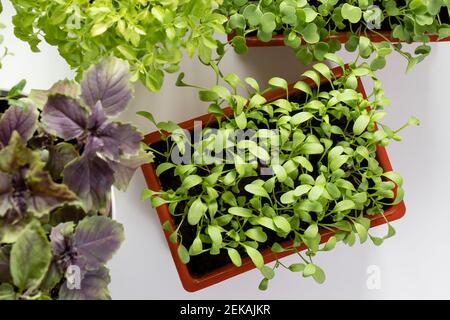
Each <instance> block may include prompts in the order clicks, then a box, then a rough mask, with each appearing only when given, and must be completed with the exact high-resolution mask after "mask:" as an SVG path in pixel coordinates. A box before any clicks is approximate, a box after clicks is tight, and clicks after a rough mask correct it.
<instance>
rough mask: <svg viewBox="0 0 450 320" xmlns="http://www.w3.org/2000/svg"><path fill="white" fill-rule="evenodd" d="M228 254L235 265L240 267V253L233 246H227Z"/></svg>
mask: <svg viewBox="0 0 450 320" xmlns="http://www.w3.org/2000/svg"><path fill="white" fill-rule="evenodd" d="M227 252H228V256H229V257H230V259H231V261H232V262H233V264H234V265H235V266H236V267H240V266H241V265H242V259H241V255H240V254H239V251H237V250H236V249H233V248H227Z"/></svg>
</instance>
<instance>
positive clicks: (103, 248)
mask: <svg viewBox="0 0 450 320" xmlns="http://www.w3.org/2000/svg"><path fill="white" fill-rule="evenodd" d="M123 239H124V231H123V226H122V225H121V224H120V223H118V222H116V221H114V220H111V219H110V218H107V217H104V216H92V217H88V218H85V219H83V220H82V221H81V222H80V223H79V224H78V226H77V228H76V230H75V235H74V246H75V248H76V251H77V253H78V256H80V257H83V258H84V259H85V262H86V268H87V269H88V270H89V269H90V270H92V269H98V268H99V267H100V266H102V265H104V264H105V263H107V262H108V261H109V260H110V259H111V258H112V256H113V255H114V253H115V252H116V251H117V249H119V247H120V245H121V243H122V241H123Z"/></svg>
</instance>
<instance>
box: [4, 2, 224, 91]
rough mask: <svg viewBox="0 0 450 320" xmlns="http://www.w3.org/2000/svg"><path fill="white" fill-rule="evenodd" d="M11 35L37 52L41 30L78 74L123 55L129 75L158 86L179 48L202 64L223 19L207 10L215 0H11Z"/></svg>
mask: <svg viewBox="0 0 450 320" xmlns="http://www.w3.org/2000/svg"><path fill="white" fill-rule="evenodd" d="M11 2H12V3H13V5H14V8H15V9H16V11H17V15H16V16H15V17H14V18H13V23H14V25H15V34H16V36H17V37H18V38H20V39H22V40H24V41H27V42H28V43H29V44H30V46H31V48H32V50H33V51H38V50H39V49H38V44H39V42H40V41H41V40H42V37H41V35H42V36H43V37H44V39H45V41H47V42H48V43H49V44H51V45H54V46H57V47H58V49H59V52H60V54H61V55H62V57H64V59H66V60H67V62H68V63H69V64H70V66H71V67H72V68H75V69H76V70H77V71H78V72H79V74H82V72H83V71H84V70H86V69H87V68H88V67H89V66H90V65H92V64H93V63H96V62H98V61H99V59H100V58H101V57H105V56H109V55H111V54H113V55H115V56H117V57H119V58H123V59H126V60H127V61H128V62H129V64H130V65H131V69H132V79H133V80H138V79H140V80H142V82H143V83H144V84H145V86H146V87H147V88H148V89H150V90H152V91H158V90H159V89H160V88H161V85H162V83H163V78H164V71H166V72H176V71H177V70H178V68H179V63H180V61H181V58H182V49H183V48H184V49H185V50H186V51H187V53H188V54H189V56H191V57H192V56H193V55H194V54H196V53H197V54H198V56H199V57H200V60H201V61H202V62H204V63H208V62H209V60H210V57H211V54H212V52H213V50H216V49H219V50H220V49H221V46H220V45H219V44H218V43H217V41H216V40H215V39H214V38H213V34H214V33H215V32H219V33H224V28H223V23H224V22H225V21H226V18H225V17H224V16H222V15H220V14H218V13H215V12H213V9H214V8H215V7H216V6H217V4H218V3H220V2H221V1H218V0H197V1H190V0H169V1H167V0H158V1H149V0H130V1H115V0H114V1H111V0H96V1H85V0H75V1H73V0H63V1H56V2H55V1H48V0H38V1H35V0H12V1H11Z"/></svg>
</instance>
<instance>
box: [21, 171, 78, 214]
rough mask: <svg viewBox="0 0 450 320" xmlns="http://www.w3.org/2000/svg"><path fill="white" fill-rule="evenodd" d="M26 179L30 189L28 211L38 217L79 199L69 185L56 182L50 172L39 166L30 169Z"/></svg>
mask: <svg viewBox="0 0 450 320" xmlns="http://www.w3.org/2000/svg"><path fill="white" fill-rule="evenodd" d="M25 181H26V184H27V187H28V189H29V192H28V197H27V207H28V211H30V212H32V213H33V214H34V215H35V216H37V217H41V216H42V215H44V214H46V213H48V212H50V211H51V210H53V209H55V208H57V207H59V206H61V205H63V204H65V203H70V202H73V201H75V200H76V199H77V197H76V195H75V194H74V193H73V192H72V191H70V190H69V188H67V186H65V185H64V184H59V183H55V182H54V181H53V180H52V178H51V177H50V175H49V174H48V172H45V171H43V170H42V169H41V168H40V167H39V166H35V167H33V168H31V169H30V170H29V171H28V173H27V175H26V179H25Z"/></svg>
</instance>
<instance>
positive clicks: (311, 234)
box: [304, 223, 319, 239]
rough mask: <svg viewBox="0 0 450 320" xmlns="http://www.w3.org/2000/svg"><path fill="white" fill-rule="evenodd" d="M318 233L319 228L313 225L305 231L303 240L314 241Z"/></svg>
mask: <svg viewBox="0 0 450 320" xmlns="http://www.w3.org/2000/svg"><path fill="white" fill-rule="evenodd" d="M318 233H319V227H318V225H317V224H315V223H314V224H312V225H310V226H309V227H308V228H307V229H306V230H305V233H304V236H305V238H308V239H314V238H315V237H316V236H317V234H318Z"/></svg>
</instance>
